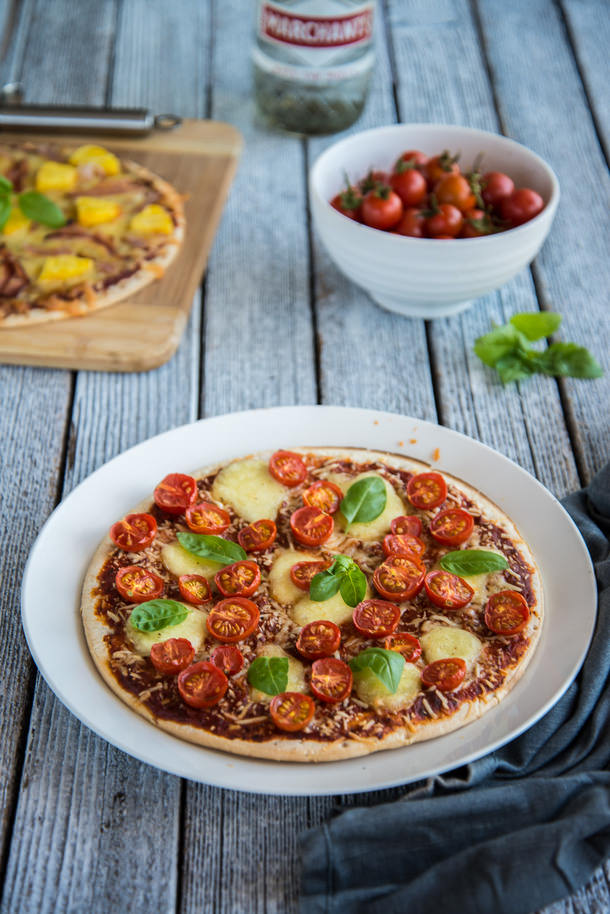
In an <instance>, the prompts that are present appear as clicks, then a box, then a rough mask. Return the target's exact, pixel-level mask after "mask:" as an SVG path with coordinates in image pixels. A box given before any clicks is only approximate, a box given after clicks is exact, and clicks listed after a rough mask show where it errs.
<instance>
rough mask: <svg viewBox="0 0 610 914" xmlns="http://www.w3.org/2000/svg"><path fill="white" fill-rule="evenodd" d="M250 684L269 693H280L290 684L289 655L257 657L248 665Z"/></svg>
mask: <svg viewBox="0 0 610 914" xmlns="http://www.w3.org/2000/svg"><path fill="white" fill-rule="evenodd" d="M248 682H249V683H250V685H251V686H252V687H253V688H255V689H258V690H259V691H261V692H265V693H266V694H267V695H279V693H280V692H285V691H286V686H287V685H288V657H257V658H256V660H253V661H252V663H251V664H250V666H249V667H248Z"/></svg>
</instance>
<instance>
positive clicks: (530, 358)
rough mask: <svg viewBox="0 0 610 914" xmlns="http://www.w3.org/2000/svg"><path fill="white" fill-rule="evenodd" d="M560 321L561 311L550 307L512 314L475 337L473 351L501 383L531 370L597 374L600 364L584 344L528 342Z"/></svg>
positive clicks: (565, 374)
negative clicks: (542, 346)
mask: <svg viewBox="0 0 610 914" xmlns="http://www.w3.org/2000/svg"><path fill="white" fill-rule="evenodd" d="M560 324H561V315H560V314H555V313H554V312H553V311H542V312H536V313H533V314H514V315H513V316H512V317H511V319H510V321H509V322H508V324H502V325H501V326H497V325H494V327H493V330H491V331H490V332H489V333H486V334H485V336H480V337H479V338H478V339H477V340H475V344H474V351H475V353H476V355H478V357H479V358H480V359H481V361H482V362H484V363H485V365H489V367H490V368H495V370H496V371H497V372H498V374H499V375H500V380H501V381H502V383H503V384H508V383H510V382H511V381H521V380H523V379H524V378H529V377H530V375H533V374H546V375H551V376H552V377H569V378H600V377H601V376H602V374H603V371H602V369H601V366H600V365H599V364H598V362H597V361H596V359H595V358H594V357H593V356H592V355H591V353H590V352H589V350H588V349H585V347H584V346H578V345H577V344H576V343H551V344H550V346H547V348H546V349H543V350H539V349H534V347H533V346H530V343H532V342H535V341H536V340H541V339H544V337H547V336H551V334H553V333H555V331H556V330H557V329H558V328H559V325H560Z"/></svg>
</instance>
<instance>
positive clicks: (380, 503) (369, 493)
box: [341, 476, 388, 529]
mask: <svg viewBox="0 0 610 914" xmlns="http://www.w3.org/2000/svg"><path fill="white" fill-rule="evenodd" d="M387 500H388V493H387V491H386V487H385V483H384V481H383V479H381V477H380V476H365V477H364V479H359V480H358V481H357V482H354V483H352V485H351V486H350V487H349V489H348V490H347V492H346V493H345V497H344V498H343V500H342V502H341V514H342V515H343V517H344V518H345V520H346V521H347V526H348V527H349V525H350V524H366V523H368V522H369V521H371V520H375V518H376V517H379V515H380V514H381V513H382V512H383V510H384V509H385V506H386V502H387ZM346 529H347V527H346Z"/></svg>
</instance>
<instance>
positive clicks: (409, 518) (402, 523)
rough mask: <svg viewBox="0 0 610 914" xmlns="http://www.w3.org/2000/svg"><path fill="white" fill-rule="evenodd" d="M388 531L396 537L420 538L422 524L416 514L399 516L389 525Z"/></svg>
mask: <svg viewBox="0 0 610 914" xmlns="http://www.w3.org/2000/svg"><path fill="white" fill-rule="evenodd" d="M390 530H391V531H392V533H395V534H396V536H404V535H406V536H421V531H422V522H421V518H419V517H418V516H417V514H401V515H400V517H395V518H394V520H393V521H392V523H391V524H390Z"/></svg>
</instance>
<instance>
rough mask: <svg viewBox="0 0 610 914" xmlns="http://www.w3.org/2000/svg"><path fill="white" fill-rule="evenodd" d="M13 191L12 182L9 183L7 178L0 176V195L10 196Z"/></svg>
mask: <svg viewBox="0 0 610 914" xmlns="http://www.w3.org/2000/svg"><path fill="white" fill-rule="evenodd" d="M12 189H13V182H12V181H9V179H8V178H5V177H4V175H0V193H1V194H10V192H11V191H12Z"/></svg>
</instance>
